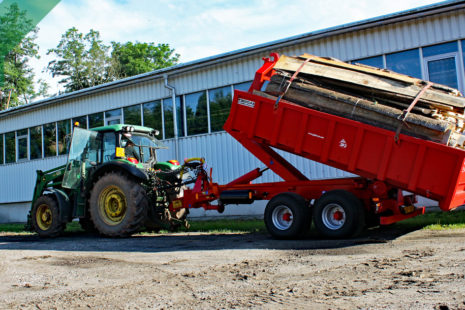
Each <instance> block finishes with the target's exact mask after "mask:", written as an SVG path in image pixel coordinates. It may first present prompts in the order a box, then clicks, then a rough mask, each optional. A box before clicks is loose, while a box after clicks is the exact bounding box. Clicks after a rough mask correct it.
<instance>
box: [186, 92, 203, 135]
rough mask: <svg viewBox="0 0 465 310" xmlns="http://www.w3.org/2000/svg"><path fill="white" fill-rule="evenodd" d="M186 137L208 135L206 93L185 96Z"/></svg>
mask: <svg viewBox="0 0 465 310" xmlns="http://www.w3.org/2000/svg"><path fill="white" fill-rule="evenodd" d="M184 98H185V100H186V121H187V135H189V136H192V135H198V134H201V133H208V114H207V92H206V91H202V92H198V93H193V94H189V95H186V96H185V97H184Z"/></svg>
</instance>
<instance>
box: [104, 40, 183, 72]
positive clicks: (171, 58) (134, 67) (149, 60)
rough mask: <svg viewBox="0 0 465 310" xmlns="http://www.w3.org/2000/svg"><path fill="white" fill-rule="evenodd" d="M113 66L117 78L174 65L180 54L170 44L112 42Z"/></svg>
mask: <svg viewBox="0 0 465 310" xmlns="http://www.w3.org/2000/svg"><path fill="white" fill-rule="evenodd" d="M112 48H113V50H112V52H111V58H112V66H113V74H114V77H115V78H116V79H119V78H125V77H129V76H133V75H137V74H141V73H145V72H149V71H153V70H158V69H162V68H166V67H170V66H173V65H175V64H177V63H178V61H179V54H176V53H175V52H174V49H171V48H170V46H169V45H168V44H158V45H155V43H153V42H152V43H141V42H136V43H133V42H126V43H124V44H121V43H118V42H112Z"/></svg>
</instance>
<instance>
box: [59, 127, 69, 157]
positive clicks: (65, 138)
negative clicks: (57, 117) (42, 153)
mask: <svg viewBox="0 0 465 310" xmlns="http://www.w3.org/2000/svg"><path fill="white" fill-rule="evenodd" d="M70 140H71V122H70V120H69V119H67V120H64V121H59V122H58V154H59V155H62V154H67V153H68V148H69V142H70Z"/></svg>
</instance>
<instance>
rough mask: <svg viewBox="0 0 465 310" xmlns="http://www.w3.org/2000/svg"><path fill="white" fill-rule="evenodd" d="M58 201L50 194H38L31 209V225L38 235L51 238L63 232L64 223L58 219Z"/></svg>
mask: <svg viewBox="0 0 465 310" xmlns="http://www.w3.org/2000/svg"><path fill="white" fill-rule="evenodd" d="M59 214H60V211H59V208H58V203H57V202H56V200H55V199H54V198H52V197H51V196H47V195H44V196H40V197H39V198H38V199H37V200H36V202H35V203H34V206H33V207H32V211H31V218H32V226H33V227H34V230H35V231H36V232H37V234H38V235H39V236H40V237H43V238H52V237H57V236H59V235H61V234H62V233H63V231H64V230H65V226H66V224H63V223H62V222H61V221H60V216H59Z"/></svg>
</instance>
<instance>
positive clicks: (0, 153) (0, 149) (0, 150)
mask: <svg viewBox="0 0 465 310" xmlns="http://www.w3.org/2000/svg"><path fill="white" fill-rule="evenodd" d="M0 165H3V134H2V135H0Z"/></svg>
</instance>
